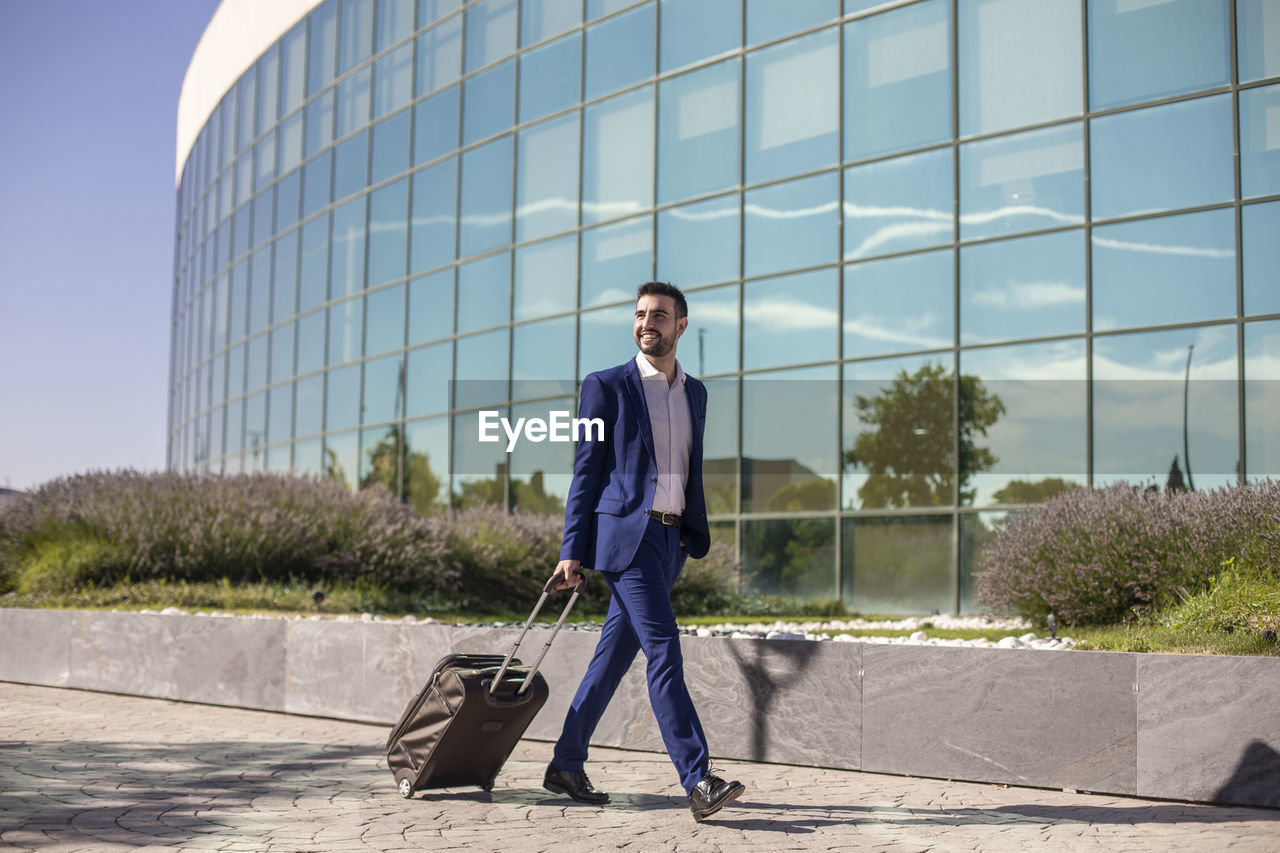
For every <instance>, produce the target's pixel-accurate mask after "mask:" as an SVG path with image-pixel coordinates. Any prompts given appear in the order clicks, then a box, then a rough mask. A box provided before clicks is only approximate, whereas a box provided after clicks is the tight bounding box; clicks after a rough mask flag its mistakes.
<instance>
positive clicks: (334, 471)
mask: <svg viewBox="0 0 1280 853" xmlns="http://www.w3.org/2000/svg"><path fill="white" fill-rule="evenodd" d="M323 464H324V471H323V476H324V477H325V478H326V479H329V480H336V481H338V482H339V483H344V484H346V486H347V488H349V489H351V490H352V491H354V490H355V489H356V488H357V486H358V483H357V481H356V475H357V473H358V469H359V466H360V434H359V433H357V432H355V431H354V430H353V431H351V432H348V433H345V434H343V435H330V436H325V439H324V463H323Z"/></svg>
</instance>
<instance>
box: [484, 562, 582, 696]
mask: <svg viewBox="0 0 1280 853" xmlns="http://www.w3.org/2000/svg"><path fill="white" fill-rule="evenodd" d="M559 577H560V575H559V574H554V575H552V576H551V579H550V580H548V581H547V582H546V584H545V585H544V586H543V587H542V595H541V597H539V598H538V603H537V604H535V605H534V606H533V612H532V613H530V614H529V618H528V619H526V620H525V623H524V627H523V628H521V629H520V636H518V637H516V641H515V644H514V645H512V646H511V651H509V652H507V656H506V658H505V659H504V660H503V661H502V666H501V667H499V668H498V674H497V675H495V676H494V677H493V681H492V682H491V683H490V685H489V693H491V694H496V693H497V691H498V683H499V682H500V681H502V676H504V675H505V674H506V672H507V667H508V666H509V665H510V664H511V659H512V658H514V657H515V656H516V650H517V649H519V648H520V644H521V643H523V642H524V635H525V634H527V633H529V628H530V626H532V625H533V620H534V619H537V618H538V613H539V612H541V611H542V605H543V604H545V603H546V601H547V598H548V597H550V595H551V593H552V592H553V591H554V590H555V588H556V579H557V578H559ZM585 585H586V579H585V578H583V579H582V580H580V581H578V583H576V584H575V585H574V587H573V595H571V596H569V602H568V603H567V604H565V606H564V610H563V611H562V612H561V613H560V618H559V619H558V620H556V625H555V627H554V628H552V629H551V636H550V637H548V638H547V641H546V642H545V643H544V644H543V645H542V651H541V652H540V653H539V654H538V659H537V660H536V661H534V662H533V666H531V667H530V668H529V674H528V675H526V676H525V677H524V681H522V682H520V686H519V687H518V688H516V695H517V696H519V695H521V694H522V693H524V692H525V690H527V689H529V685H530V684H531V683H532V682H533V676H534V675H536V674H537V672H538V667H539V666H541V665H542V659H543V658H545V657H546V656H547V651H548V650H549V649H550V648H551V641H552V640H554V639H555V638H556V634H558V633H560V628H561V626H563V625H564V620H565V619H567V618H568V616H569V611H570V610H572V609H573V605H574V604H575V603H576V602H577V601H578V596H579V595H581V594H582V587H583V586H585Z"/></svg>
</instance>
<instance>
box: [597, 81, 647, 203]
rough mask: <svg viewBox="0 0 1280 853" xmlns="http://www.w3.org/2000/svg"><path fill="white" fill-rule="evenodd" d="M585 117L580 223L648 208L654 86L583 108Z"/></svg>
mask: <svg viewBox="0 0 1280 853" xmlns="http://www.w3.org/2000/svg"><path fill="white" fill-rule="evenodd" d="M583 121H584V122H585V123H586V124H585V126H584V129H583V147H584V151H583V158H582V221H583V223H584V224H591V223H595V222H602V221H604V220H607V219H616V218H617V217H619V216H625V215H627V214H629V213H635V212H638V211H641V210H644V209H645V208H648V207H652V206H653V87H651V86H646V87H645V88H643V89H639V90H637V91H635V92H630V93H628V94H626V95H621V96H619V97H617V98H613V99H611V100H608V101H605V102H603V103H599V104H594V105H592V106H590V107H587V109H586V114H585V117H584V118H583Z"/></svg>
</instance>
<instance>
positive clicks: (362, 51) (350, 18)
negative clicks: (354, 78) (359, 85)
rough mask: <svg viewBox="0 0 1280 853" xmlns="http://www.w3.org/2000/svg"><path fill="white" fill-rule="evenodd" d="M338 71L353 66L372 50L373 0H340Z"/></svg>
mask: <svg viewBox="0 0 1280 853" xmlns="http://www.w3.org/2000/svg"><path fill="white" fill-rule="evenodd" d="M340 8H341V10H342V12H341V21H340V24H339V26H338V35H339V40H338V73H339V74H341V73H342V72H344V71H346V70H348V69H350V68H354V67H355V66H357V65H359V64H360V63H361V62H363V61H364V60H366V59H368V58H369V53H370V51H372V50H373V0H342V5H341V7H340Z"/></svg>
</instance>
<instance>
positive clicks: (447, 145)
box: [413, 86, 461, 166]
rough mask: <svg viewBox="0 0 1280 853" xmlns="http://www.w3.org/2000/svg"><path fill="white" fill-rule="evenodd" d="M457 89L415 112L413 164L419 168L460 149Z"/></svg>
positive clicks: (428, 99) (422, 104)
mask: <svg viewBox="0 0 1280 853" xmlns="http://www.w3.org/2000/svg"><path fill="white" fill-rule="evenodd" d="M460 92H461V88H460V87H458V86H454V87H453V88H451V89H448V90H446V91H444V92H441V93H440V94H438V95H432V96H431V97H430V98H427V99H426V100H425V101H423V102H422V103H420V104H418V105H417V106H416V107H414V108H413V163H414V165H415V166H420V165H422V164H423V163H427V162H430V161H431V160H434V159H436V158H437V157H443V156H444V155H445V154H448V153H449V152H450V151H453V150H454V149H456V148H457V147H458V116H459V113H460V110H459V105H458V99H459V97H460Z"/></svg>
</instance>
